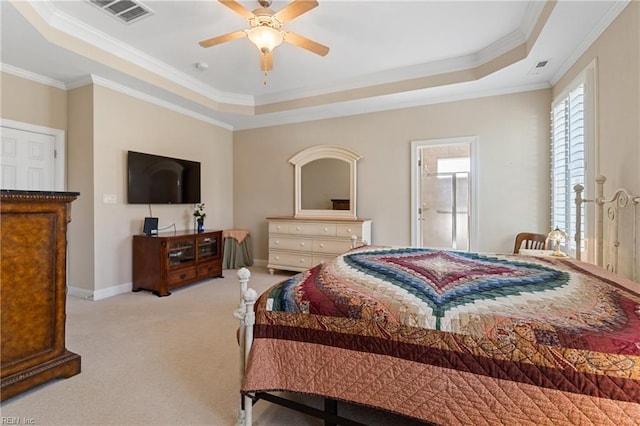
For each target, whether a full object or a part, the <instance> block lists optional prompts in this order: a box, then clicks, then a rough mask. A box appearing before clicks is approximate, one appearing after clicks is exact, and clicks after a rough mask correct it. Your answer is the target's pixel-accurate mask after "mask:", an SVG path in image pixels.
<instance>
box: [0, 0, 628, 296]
mask: <svg viewBox="0 0 640 426" xmlns="http://www.w3.org/2000/svg"><path fill="white" fill-rule="evenodd" d="M594 59H595V60H597V83H598V125H597V136H598V140H599V146H600V148H599V151H598V154H597V157H598V162H599V165H600V166H599V167H600V168H599V170H598V172H599V173H603V174H606V175H607V177H608V178H609V184H608V185H609V186H608V188H612V187H614V186H619V185H624V186H627V187H628V188H629V189H631V190H632V191H633V192H634V193H640V168H639V167H638V164H640V142H639V141H640V120H639V119H638V117H640V77H638V76H639V75H640V64H639V62H640V2H630V4H629V5H628V6H627V8H626V9H625V10H624V11H623V12H622V13H621V14H620V15H619V16H618V18H617V19H616V21H615V22H614V23H613V24H612V25H611V27H610V28H609V29H607V31H606V32H605V33H604V34H603V35H602V36H601V37H600V38H599V39H598V40H597V41H596V42H595V43H594V45H593V46H591V47H590V48H589V49H588V50H587V52H586V53H585V54H584V55H583V56H582V57H581V58H580V60H579V61H578V63H577V64H576V65H575V66H574V67H572V68H571V69H570V71H569V72H568V73H567V75H566V76H565V77H563V78H562V79H561V80H560V81H559V82H558V84H557V85H556V86H555V87H554V88H553V94H557V93H559V92H560V91H562V90H563V89H564V88H565V87H566V86H567V85H568V84H569V83H570V81H571V80H573V78H574V77H575V75H577V74H578V73H579V72H580V71H581V70H582V69H583V68H584V66H586V64H588V63H590V62H591V61H593V60H594ZM0 84H1V90H2V104H1V107H2V109H1V110H0V113H1V116H2V118H5V119H10V120H15V121H22V122H26V123H31V124H36V125H41V126H46V127H52V128H56V129H62V130H65V131H67V139H68V141H67V175H68V185H67V189H68V190H70V191H80V192H81V196H80V199H79V200H77V201H76V202H74V204H73V209H72V215H73V222H72V223H71V225H70V228H69V229H70V231H69V232H70V244H69V251H70V256H69V262H70V277H69V279H70V285H71V286H75V287H77V288H80V289H85V290H86V291H87V292H95V291H97V292H101V291H106V290H105V289H109V288H113V287H117V286H120V285H122V286H126V285H128V284H129V283H130V281H131V235H132V234H135V233H138V232H140V230H141V226H142V220H143V218H144V217H145V216H147V215H148V214H149V211H148V208H147V206H138V205H127V204H126V203H125V199H126V189H125V179H126V177H125V153H126V151H127V150H129V149H131V150H137V151H143V152H152V153H157V154H161V155H169V156H175V157H180V158H186V159H197V160H199V161H202V163H203V201H204V202H205V203H206V204H207V227H209V228H219V229H223V228H229V227H232V226H233V227H238V228H247V229H249V230H250V231H251V234H252V236H253V237H254V238H253V241H254V253H255V257H256V259H258V260H265V259H266V258H267V229H266V221H265V218H266V217H267V216H272V215H290V214H292V213H293V167H292V166H291V165H290V164H289V163H288V161H287V160H288V159H289V158H290V157H291V156H292V155H293V154H295V153H297V152H298V151H300V150H302V149H304V148H307V147H310V146H313V145H319V144H340V145H343V146H345V147H347V148H350V149H352V150H354V151H356V152H358V153H359V154H361V155H363V157H364V158H363V159H362V160H361V161H360V162H359V165H358V171H359V185H358V213H359V216H360V217H367V218H371V219H373V243H374V244H409V243H410V211H409V210H410V176H409V175H410V164H409V161H410V142H411V141H413V140H426V139H441V138H447V137H458V136H473V135H475V136H478V138H479V170H478V176H477V177H478V179H479V194H478V199H479V214H478V216H479V224H480V231H479V235H478V237H479V241H480V244H479V247H478V249H479V250H481V251H510V250H511V249H512V244H513V235H515V233H517V232H519V231H521V230H525V229H526V230H532V231H536V230H539V231H545V230H546V228H547V227H548V210H549V200H548V185H549V171H548V146H549V105H550V102H551V99H552V91H551V90H540V91H533V92H527V93H520V94H512V95H504V96H498V97H489V98H482V99H474V100H468V101H460V102H451V103H443V104H439V105H431V106H424V107H417V108H410V109H402V110H396V111H387V112H379V113H371V114H363V115H359V116H351V117H343V118H337V119H331V120H321V121H315V122H308V123H299V124H292V125H286V126H275V127H268V128H263V129H255V130H247V131H239V132H235V133H232V132H230V131H227V130H224V129H221V128H219V127H217V126H215V125H211V124H207V123H205V122H202V121H199V120H195V119H193V118H189V117H186V116H183V115H181V114H178V113H175V112H172V111H169V110H166V109H164V108H161V107H158V106H156V105H153V104H150V103H146V102H143V101H140V100H138V99H134V98H132V97H129V96H127V95H124V94H121V93H118V92H114V91H112V90H109V89H106V88H104V87H101V86H93V85H91V86H85V87H81V88H78V89H75V90H71V91H69V92H68V93H67V91H65V90H60V89H56V88H51V87H49V86H46V85H43V84H40V83H35V82H32V81H28V80H25V79H22V78H20V77H16V76H14V75H11V74H7V73H2V75H1V80H0ZM103 194H115V195H116V197H117V200H118V203H117V204H114V205H107V204H103V203H102V196H103ZM190 213H191V208H190V207H189V206H153V214H154V216H158V217H159V218H160V226H161V227H162V226H168V225H170V224H172V223H175V224H176V227H177V228H178V229H181V228H187V227H189V226H190V224H191V222H190V221H191V216H190Z"/></svg>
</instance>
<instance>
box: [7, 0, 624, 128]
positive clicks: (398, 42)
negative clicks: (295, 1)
mask: <svg viewBox="0 0 640 426" xmlns="http://www.w3.org/2000/svg"><path fill="white" fill-rule="evenodd" d="M26 3H27V2H25V1H19V2H12V1H7V0H2V4H1V10H0V12H1V14H2V15H1V19H2V22H1V23H2V33H1V37H2V38H1V42H2V50H1V55H2V70H3V71H7V72H11V73H14V74H18V75H23V76H27V77H29V78H34V79H36V80H37V79H40V80H41V81H46V82H49V83H50V84H54V85H58V86H60V87H64V88H73V87H77V86H79V85H81V84H86V82H88V81H94V82H96V83H98V84H103V85H107V86H110V87H112V88H115V89H117V90H122V91H125V92H128V93H131V94H134V95H136V96H140V97H142V98H144V99H147V100H150V101H152V102H157V103H160V104H162V105H166V106H168V107H171V108H174V109H176V110H178V111H181V112H184V113H187V114H190V115H194V116H196V117H198V118H202V119H206V120H209V121H211V122H214V123H217V124H220V125H223V126H225V127H227V128H230V129H247V128H255V127H262V126H268V125H274V124H281V123H289V122H297V121H304V120H311V119H318V118H325V117H334V116H340V115H347V114H355V113H363V112H369V111H377V110H384V109H391V108H399V107H406V106H415V105H424V104H429V103H436V102H443V101H449V100H456V99H464V98H471V97H478V96H488V95H495V94H500V93H511V92H518V91H525V90H534V89H539V88H545V87H550V86H551V85H553V84H554V83H555V82H556V81H557V80H558V79H559V78H560V77H561V76H562V74H563V73H564V72H566V70H567V69H568V68H569V67H570V66H571V65H572V64H573V63H574V62H575V61H576V60H577V59H578V57H579V55H580V54H581V53H582V52H584V50H585V49H586V48H587V47H588V46H589V45H590V44H591V43H592V42H593V41H595V39H596V38H597V37H598V36H599V35H600V34H601V33H602V31H603V30H604V29H605V28H606V27H607V26H608V25H609V24H610V23H611V22H612V20H613V19H614V18H615V17H616V16H617V15H618V13H620V11H621V10H622V9H623V8H624V6H625V5H626V4H627V3H628V0H620V1H613V0H608V1H590V0H589V1H575V0H560V1H558V2H557V4H556V5H555V7H553V9H552V10H551V13H550V14H546V13H545V12H546V10H548V9H545V5H546V2H544V1H541V0H540V1H524V0H513V1H508V0H503V1H483V0H476V1H451V0H449V1H431V0H422V1H417V0H415V1H377V0H369V1H362V0H358V1H346V0H340V1H339V0H319V6H318V7H316V8H315V9H313V10H311V11H309V12H307V13H305V14H303V15H301V16H299V17H298V18H296V19H295V20H293V21H291V22H290V23H288V24H286V25H285V29H286V30H290V31H293V32H296V33H298V34H300V35H303V36H305V37H308V38H310V39H312V40H315V41H317V42H319V43H322V44H325V45H327V46H329V47H330V49H331V50H330V52H329V54H328V55H327V56H325V57H321V56H318V55H315V54H313V53H310V52H309V51H307V50H304V49H301V48H299V47H296V46H293V45H290V44H286V43H285V44H283V45H281V46H279V47H277V48H276V49H275V51H274V69H273V71H271V72H270V73H269V74H268V76H267V84H266V85H265V84H263V80H264V75H263V73H262V71H261V70H260V65H259V56H258V52H257V50H256V49H255V47H254V46H253V45H252V44H251V43H250V42H249V41H248V39H246V38H244V39H238V40H234V41H231V42H228V43H225V44H222V45H219V46H214V47H210V48H202V47H200V46H199V45H198V42H199V41H201V40H204V39H208V38H211V37H214V36H217V35H222V34H225V33H227V32H232V31H236V30H240V29H244V28H246V27H247V23H246V21H245V20H244V18H242V17H241V16H239V15H237V14H236V13H234V12H233V11H232V10H230V9H229V8H227V7H225V6H223V5H222V4H220V3H219V2H218V1H215V0H200V1H184V0H183V1H167V0H163V1H158V0H155V1H152V0H145V1H142V4H143V5H145V6H147V7H148V8H149V9H151V10H152V11H153V14H152V15H151V16H149V17H145V18H143V19H141V20H139V21H138V22H134V23H131V24H124V23H122V22H120V21H119V20H117V19H115V18H113V17H112V16H110V15H108V14H107V13H105V12H104V11H102V10H100V9H98V8H97V7H95V6H94V5H92V4H91V3H89V1H88V0H86V1H85V0H76V1H60V0H40V1H36V2H28V3H29V4H26ZM239 3H241V4H242V5H244V6H245V7H246V8H247V9H250V10H252V9H255V8H257V7H258V4H257V2H256V1H245V0H242V1H239ZM287 4H288V2H287V1H274V2H273V5H272V7H271V8H272V9H274V10H280V9H282V8H283V7H285V6H286V5H287ZM547 7H548V6H547ZM34 25H35V26H34ZM540 25H543V26H542V27H541V29H540V31H538V30H537V29H538V28H539V26H540ZM36 27H38V29H36ZM43 33H44V34H45V35H43ZM514 49H515V50H514ZM105 52H108V53H111V54H113V56H110V55H108V56H107V57H105V55H104V53H105ZM514 52H517V53H516V54H514ZM79 53H80V54H79ZM542 60H548V61H549V63H548V65H547V66H546V67H545V68H544V69H543V70H542V71H541V72H539V73H532V69H533V68H534V67H535V65H536V64H537V63H538V62H539V61H542ZM198 62H203V63H206V64H207V65H208V69H206V70H199V69H197V68H196V67H195V64H196V63H198ZM495 64H500V65H499V66H497V67H496V66H495ZM131 67H136V69H139V70H141V71H140V72H127V69H131ZM137 67H139V68H137ZM484 67H491V68H492V72H490V73H487V72H485V71H484ZM493 69H496V71H495V72H493ZM465 70H466V71H465ZM485 74H486V75H485Z"/></svg>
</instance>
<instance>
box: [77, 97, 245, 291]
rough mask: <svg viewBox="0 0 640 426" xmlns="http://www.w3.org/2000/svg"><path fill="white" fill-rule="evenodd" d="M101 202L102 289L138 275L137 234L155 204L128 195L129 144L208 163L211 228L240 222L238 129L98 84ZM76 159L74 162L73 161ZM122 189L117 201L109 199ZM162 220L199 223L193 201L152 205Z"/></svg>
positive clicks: (205, 177) (98, 255) (98, 264)
mask: <svg viewBox="0 0 640 426" xmlns="http://www.w3.org/2000/svg"><path fill="white" fill-rule="evenodd" d="M93 87H94V107H93V109H94V133H93V145H94V146H93V164H94V170H93V179H94V183H93V200H92V203H93V208H94V211H95V214H94V218H95V226H94V235H95V254H94V256H95V289H96V290H100V289H103V288H107V287H110V286H114V285H118V284H126V283H130V282H131V236H132V235H134V234H138V233H141V232H142V225H143V220H144V217H145V216H149V215H150V211H149V206H147V205H138V204H131V205H130V204H127V203H126V197H127V192H126V182H127V175H126V153H127V151H128V150H132V151H140V152H147V153H152V154H159V155H164V156H169V157H177V158H182V159H186V160H194V161H200V162H201V163H202V166H201V173H202V202H204V203H205V204H206V212H207V219H206V222H205V225H206V227H207V228H208V229H225V228H231V227H232V226H233V193H232V191H233V186H232V179H233V176H232V173H233V161H232V155H233V150H232V134H231V132H230V131H228V130H224V129H221V128H220V127H217V126H214V125H212V124H207V123H205V122H203V121H199V120H196V119H193V118H190V117H187V116H184V115H181V114H178V113H175V112H173V111H170V110H168V109H165V108H162V107H159V106H156V105H153V104H150V103H147V102H144V101H141V100H139V99H136V98H133V97H130V96H127V95H124V94H122V93H119V92H115V91H113V90H110V89H107V88H104V87H102V86H98V85H94V86H93ZM71 167H72V165H71ZM104 194H115V195H116V197H117V200H118V203H117V204H103V202H102V198H103V195H104ZM151 208H152V213H153V216H156V217H158V218H159V227H160V228H164V227H167V226H171V225H172V224H175V227H176V229H178V230H182V229H193V216H192V213H193V206H192V205H152V206H151Z"/></svg>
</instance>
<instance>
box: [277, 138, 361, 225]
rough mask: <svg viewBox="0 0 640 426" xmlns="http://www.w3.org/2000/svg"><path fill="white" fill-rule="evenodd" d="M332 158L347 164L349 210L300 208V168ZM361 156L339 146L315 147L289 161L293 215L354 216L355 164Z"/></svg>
mask: <svg viewBox="0 0 640 426" xmlns="http://www.w3.org/2000/svg"><path fill="white" fill-rule="evenodd" d="M326 158H334V159H337V160H342V161H345V162H347V163H348V164H349V175H350V179H349V201H350V202H349V210H310V209H303V208H302V167H303V166H304V165H305V164H307V163H310V162H312V161H315V160H322V159H326ZM361 158H362V156H361V155H360V154H357V153H355V152H354V151H351V150H349V149H347V148H344V147H341V146H339V145H316V146H312V147H311V148H307V149H304V150H302V151H300V152H298V153H297V154H296V155H294V156H293V157H291V158H290V159H289V162H290V163H291V164H293V166H294V191H295V193H294V213H293V217H296V218H309V217H314V218H348V219H357V216H356V186H357V162H358V160H360V159H361Z"/></svg>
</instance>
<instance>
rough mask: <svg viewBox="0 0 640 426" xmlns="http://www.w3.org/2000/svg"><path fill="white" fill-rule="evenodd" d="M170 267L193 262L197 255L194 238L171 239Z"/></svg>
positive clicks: (169, 248)
mask: <svg viewBox="0 0 640 426" xmlns="http://www.w3.org/2000/svg"><path fill="white" fill-rule="evenodd" d="M167 252H168V257H169V267H174V266H182V265H189V264H193V263H194V262H195V260H196V257H195V242H194V240H192V239H191V240H178V241H171V242H170V243H169V247H168V249H167Z"/></svg>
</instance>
